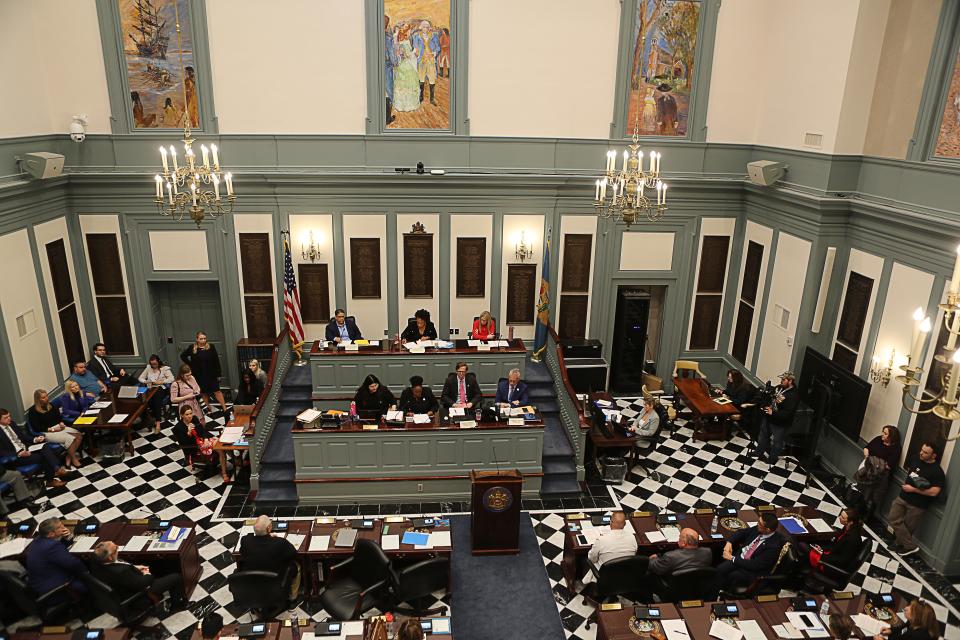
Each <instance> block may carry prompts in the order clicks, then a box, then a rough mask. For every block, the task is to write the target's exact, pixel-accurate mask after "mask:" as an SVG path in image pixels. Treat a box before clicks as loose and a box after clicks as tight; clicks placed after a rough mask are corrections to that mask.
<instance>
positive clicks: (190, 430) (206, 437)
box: [173, 404, 219, 467]
mask: <svg viewBox="0 0 960 640" xmlns="http://www.w3.org/2000/svg"><path fill="white" fill-rule="evenodd" d="M173 437H174V439H175V440H176V441H177V444H179V445H180V446H181V447H183V448H184V449H187V450H189V449H192V448H194V447H196V449H197V452H198V453H197V454H196V455H194V456H192V457H191V460H190V466H191V467H192V466H193V457H197V456H199V457H201V458H203V459H204V460H205V461H212V460H213V447H214V445H216V444H217V442H218V441H219V440H218V439H217V437H216V436H215V435H214V434H213V433H211V432H210V431H208V430H207V428H206V427H205V426H203V423H202V422H200V418H199V417H198V416H196V415H195V414H194V412H193V407H191V406H190V405H188V404H185V405H183V406H181V407H180V419H179V420H178V421H177V423H176V424H175V425H173Z"/></svg>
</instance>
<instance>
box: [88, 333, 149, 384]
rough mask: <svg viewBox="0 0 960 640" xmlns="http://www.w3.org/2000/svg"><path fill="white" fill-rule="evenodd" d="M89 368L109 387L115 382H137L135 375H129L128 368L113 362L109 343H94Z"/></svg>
mask: <svg viewBox="0 0 960 640" xmlns="http://www.w3.org/2000/svg"><path fill="white" fill-rule="evenodd" d="M87 369H88V370H89V371H90V373H92V374H93V375H95V376H97V380H99V381H100V382H102V383H103V384H105V385H106V386H108V387H109V386H111V385H114V384H136V383H137V381H136V379H135V378H134V377H133V376H129V375H127V371H126V369H123V368H122V367H118V366H117V365H115V364H113V362H112V361H111V360H110V358H108V357H107V345H105V344H103V343H102V342H98V343H97V344H95V345H93V357H92V358H90V360H89V361H88V362H87Z"/></svg>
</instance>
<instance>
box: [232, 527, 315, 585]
mask: <svg viewBox="0 0 960 640" xmlns="http://www.w3.org/2000/svg"><path fill="white" fill-rule="evenodd" d="M272 530H273V523H272V522H271V521H270V518H268V517H267V516H260V517H259V518H257V520H256V522H254V523H253V533H248V534H247V535H245V536H243V539H242V540H240V559H239V560H237V568H238V569H239V570H241V571H272V572H273V573H278V574H280V575H283V571H284V570H285V569H286V568H287V567H290V569H291V570H290V572H289V574H288V575H289V580H290V598H291V599H293V598H295V597H296V595H297V592H299V591H300V565H299V564H298V563H297V550H296V549H295V548H294V546H293V545H292V544H290V543H289V542H287V540H285V539H284V538H277V537H274V536H273V535H271V533H270V532H271V531H272Z"/></svg>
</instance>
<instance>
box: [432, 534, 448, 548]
mask: <svg viewBox="0 0 960 640" xmlns="http://www.w3.org/2000/svg"><path fill="white" fill-rule="evenodd" d="M430 546H432V547H449V546H451V544H450V531H431V532H430Z"/></svg>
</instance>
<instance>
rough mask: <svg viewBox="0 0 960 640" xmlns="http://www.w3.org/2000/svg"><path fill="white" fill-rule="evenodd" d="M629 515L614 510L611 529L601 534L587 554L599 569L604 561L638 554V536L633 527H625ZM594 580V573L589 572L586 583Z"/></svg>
mask: <svg viewBox="0 0 960 640" xmlns="http://www.w3.org/2000/svg"><path fill="white" fill-rule="evenodd" d="M626 526H627V517H626V516H625V515H624V514H623V511H614V512H613V513H612V514H611V515H610V530H609V531H605V532H604V533H602V534H600V537H599V538H598V539H597V541H596V542H594V543H593V547H592V548H591V549H590V552H589V553H588V554H587V558H588V559H589V560H590V562H592V563H593V564H595V565H596V566H597V569H599V568H600V567H601V566H602V565H603V563H604V562H607V561H608V560H613V559H614V558H623V557H625V556H633V555H636V554H637V538H636V536H634V535H633V530H632V529H625V528H624V527H626ZM592 580H593V573H587V575H586V577H585V578H584V579H583V582H584V584H588V583H589V582H591V581H592Z"/></svg>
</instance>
